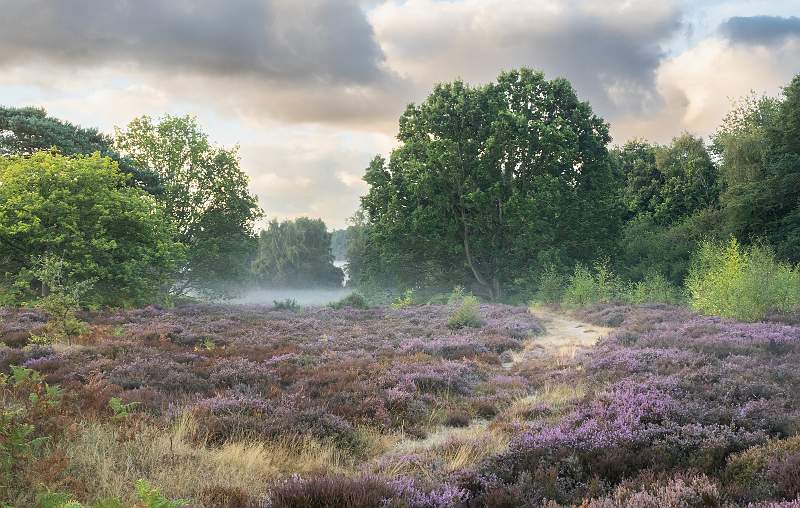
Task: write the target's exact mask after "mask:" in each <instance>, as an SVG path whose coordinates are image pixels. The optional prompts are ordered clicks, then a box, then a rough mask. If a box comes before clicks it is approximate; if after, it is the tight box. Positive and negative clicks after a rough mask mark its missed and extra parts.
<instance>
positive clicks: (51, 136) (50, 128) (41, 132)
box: [0, 107, 160, 194]
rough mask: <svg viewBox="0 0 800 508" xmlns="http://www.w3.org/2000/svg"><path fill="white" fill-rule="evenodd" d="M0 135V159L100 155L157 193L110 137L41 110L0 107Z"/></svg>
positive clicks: (148, 175) (154, 182)
mask: <svg viewBox="0 0 800 508" xmlns="http://www.w3.org/2000/svg"><path fill="white" fill-rule="evenodd" d="M0 133H2V135H0V156H15V155H19V156H30V155H33V154H34V153H36V152H40V151H49V150H50V149H52V148H55V149H56V150H57V151H58V152H59V153H61V154H63V155H91V154H93V153H95V152H99V153H100V155H102V156H103V157H109V158H111V159H112V160H114V161H115V162H117V163H118V164H119V168H120V170H121V171H122V172H123V173H127V174H129V175H131V177H132V180H133V181H134V182H135V183H136V184H137V185H139V186H140V187H142V188H143V189H145V190H146V191H148V192H150V193H155V194H157V193H158V192H159V191H160V186H159V182H158V176H157V175H156V174H155V173H153V172H152V171H150V170H149V169H148V168H147V167H146V166H145V167H141V166H137V165H135V164H133V161H131V160H130V159H128V158H126V157H122V156H121V155H120V154H119V152H117V151H116V150H115V149H114V147H113V146H112V145H113V142H112V140H111V138H110V137H108V136H106V135H105V134H102V133H100V132H99V131H98V130H97V129H84V128H82V127H78V126H76V125H73V124H71V123H69V122H65V121H63V120H59V119H57V118H53V117H51V116H47V112H46V111H45V110H44V109H41V108H9V107H0Z"/></svg>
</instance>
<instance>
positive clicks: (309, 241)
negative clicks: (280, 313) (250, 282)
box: [253, 217, 344, 288]
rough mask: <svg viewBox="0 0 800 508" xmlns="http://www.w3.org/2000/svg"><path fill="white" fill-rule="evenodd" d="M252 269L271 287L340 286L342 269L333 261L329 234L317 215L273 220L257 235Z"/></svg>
mask: <svg viewBox="0 0 800 508" xmlns="http://www.w3.org/2000/svg"><path fill="white" fill-rule="evenodd" d="M253 271H254V273H255V275H256V277H257V278H258V280H259V282H260V283H261V284H263V285H266V286H273V287H296V288H304V287H315V286H325V287H339V286H341V285H342V279H343V278H344V273H343V272H342V270H341V269H340V268H337V267H336V266H334V264H333V254H332V252H331V234H330V233H328V231H327V228H326V227H325V223H324V222H322V221H321V220H320V219H309V218H307V217H300V218H299V219H296V220H289V221H283V222H278V221H277V220H272V221H270V223H269V226H268V227H267V229H265V230H263V231H261V234H260V235H259V237H258V254H257V255H256V259H255V261H254V263H253Z"/></svg>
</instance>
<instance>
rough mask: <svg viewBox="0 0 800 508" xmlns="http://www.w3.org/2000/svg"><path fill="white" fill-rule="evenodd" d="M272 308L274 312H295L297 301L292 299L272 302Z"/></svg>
mask: <svg viewBox="0 0 800 508" xmlns="http://www.w3.org/2000/svg"><path fill="white" fill-rule="evenodd" d="M272 305H273V307H275V310H290V311H295V310H297V300H295V299H294V298H287V299H285V300H274V301H273V302H272Z"/></svg>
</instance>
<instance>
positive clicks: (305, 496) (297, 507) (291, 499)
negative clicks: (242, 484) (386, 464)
mask: <svg viewBox="0 0 800 508" xmlns="http://www.w3.org/2000/svg"><path fill="white" fill-rule="evenodd" d="M393 495H394V489H393V488H392V487H391V486H390V485H389V484H388V483H387V482H386V481H384V480H381V479H379V478H375V477H371V476H361V477H357V478H347V477H345V476H318V477H313V478H306V479H301V478H292V479H290V480H288V481H285V482H283V483H280V484H278V485H276V486H275V487H274V488H273V489H272V491H271V493H270V501H271V507H272V508H284V507H286V508H315V507H318V506H325V507H327V508H340V507H341V508H345V507H348V508H350V507H352V508H373V507H375V506H384V504H385V501H386V500H388V499H391V498H392V496H393Z"/></svg>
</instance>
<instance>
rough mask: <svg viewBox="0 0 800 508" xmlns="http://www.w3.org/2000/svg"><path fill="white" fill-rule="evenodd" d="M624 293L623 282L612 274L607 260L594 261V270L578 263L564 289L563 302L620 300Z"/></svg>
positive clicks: (570, 303) (578, 304) (586, 303)
mask: <svg viewBox="0 0 800 508" xmlns="http://www.w3.org/2000/svg"><path fill="white" fill-rule="evenodd" d="M624 294H625V285H624V283H623V282H622V281H621V280H620V279H619V278H618V277H617V276H616V275H615V274H614V272H613V271H612V270H611V268H610V267H609V264H608V262H607V261H600V262H597V263H595V265H594V270H590V269H589V268H587V267H586V266H584V265H582V264H580V263H579V264H577V265H576V266H575V271H574V272H573V274H572V276H571V277H570V278H569V283H568V285H567V288H566V289H565V290H564V299H563V302H564V303H565V304H567V305H575V306H581V305H591V304H596V303H611V302H618V301H622V300H623V299H624Z"/></svg>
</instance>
